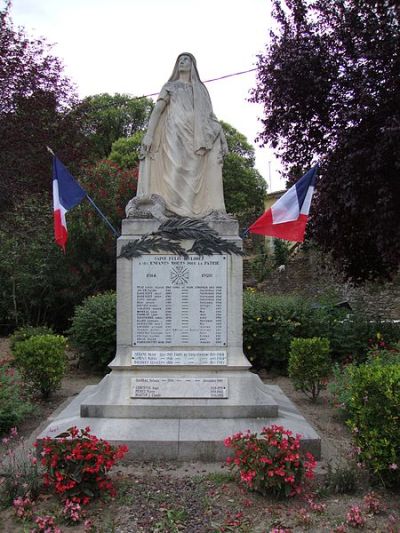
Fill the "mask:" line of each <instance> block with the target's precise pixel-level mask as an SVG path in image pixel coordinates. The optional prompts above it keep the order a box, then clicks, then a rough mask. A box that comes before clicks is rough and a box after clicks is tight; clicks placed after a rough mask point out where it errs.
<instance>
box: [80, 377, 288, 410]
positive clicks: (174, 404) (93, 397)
mask: <svg viewBox="0 0 400 533" xmlns="http://www.w3.org/2000/svg"><path fill="white" fill-rule="evenodd" d="M133 376H134V377H133ZM132 381H133V382H134V383H132ZM143 382H144V383H145V384H146V387H147V388H151V384H154V383H155V386H153V388H154V389H155V390H153V391H150V393H152V396H151V397H150V396H149V395H148V394H149V393H147V390H146V388H145V387H143V386H142V390H143V389H145V390H144V391H143V392H142V393H140V392H139V393H138V392H137V391H132V387H133V385H136V383H143ZM216 382H218V385H219V387H220V388H219V389H217V390H215V389H216V386H215V383H216ZM149 383H150V385H149ZM160 385H162V386H163V387H162V390H161V391H160ZM168 385H170V387H169V390H168ZM210 385H211V387H212V388H213V389H214V390H211V393H210V392H209V391H210ZM221 389H225V390H221ZM155 393H158V394H159V395H162V396H156V395H154V394H155ZM199 393H200V394H203V397H199ZM217 394H218V395H217ZM168 396H169V397H168ZM207 396H208V397H207ZM80 414H81V416H82V417H94V418H98V417H99V418H149V419H153V418H157V419H158V418H168V419H186V418H195V419H200V418H207V419H208V418H212V419H214V418H215V419H216V418H260V417H261V418H269V417H277V416H278V405H277V403H276V401H275V400H274V399H273V397H272V396H271V394H269V393H268V391H267V390H266V387H265V385H263V383H262V381H261V380H260V378H259V377H258V376H257V375H255V374H253V373H251V372H249V371H245V370H242V371H232V370H230V369H229V370H224V371H223V372H221V371H214V372H211V371H204V370H201V371H196V370H190V371H188V370H186V371H181V372H177V371H176V369H174V370H170V369H168V370H165V369H163V370H162V374H161V372H160V371H159V372H157V371H156V370H151V371H150V370H147V371H146V370H140V371H139V370H137V371H136V372H135V373H132V371H129V370H113V371H112V372H111V374H108V375H107V376H106V377H105V378H103V380H102V381H101V382H100V383H99V385H97V387H96V389H95V390H94V391H93V392H92V393H91V394H88V395H87V396H86V397H85V400H84V401H83V402H82V404H81V409H80Z"/></svg>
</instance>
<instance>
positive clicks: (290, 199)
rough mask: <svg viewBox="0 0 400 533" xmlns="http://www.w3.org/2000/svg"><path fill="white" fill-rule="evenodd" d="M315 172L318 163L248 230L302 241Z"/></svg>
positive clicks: (312, 192) (288, 239)
mask: <svg viewBox="0 0 400 533" xmlns="http://www.w3.org/2000/svg"><path fill="white" fill-rule="evenodd" d="M317 172H318V165H316V166H315V167H313V168H311V169H310V170H309V171H308V172H307V173H306V174H304V176H303V177H302V178H300V179H299V181H297V182H296V183H295V184H294V185H293V187H291V188H290V189H289V190H288V191H286V192H285V194H284V195H283V196H281V198H279V200H278V201H277V202H275V203H274V205H273V206H272V207H271V208H270V209H268V211H266V212H265V213H264V214H263V215H261V216H260V218H258V219H257V220H256V221H255V222H254V223H253V224H252V225H251V226H250V227H249V231H250V232H251V233H259V234H260V235H268V236H271V237H277V238H279V239H286V240H287V241H295V242H303V241H304V233H305V231H306V225H307V221H308V214H309V212H310V205H311V198H312V196H313V194H314V186H315V179H316V176H317Z"/></svg>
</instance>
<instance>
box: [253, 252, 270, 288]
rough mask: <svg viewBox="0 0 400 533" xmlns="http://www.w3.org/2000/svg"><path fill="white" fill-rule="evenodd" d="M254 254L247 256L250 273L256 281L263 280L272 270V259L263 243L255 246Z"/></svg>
mask: <svg viewBox="0 0 400 533" xmlns="http://www.w3.org/2000/svg"><path fill="white" fill-rule="evenodd" d="M254 252H255V255H254V256H253V257H250V258H248V261H249V266H250V269H251V273H252V275H253V276H254V278H255V280H256V282H257V283H260V282H262V281H264V280H265V278H266V277H267V275H268V274H269V273H270V272H271V270H272V259H271V257H270V255H269V252H268V248H267V246H266V245H265V243H263V244H261V245H259V246H255V250H254Z"/></svg>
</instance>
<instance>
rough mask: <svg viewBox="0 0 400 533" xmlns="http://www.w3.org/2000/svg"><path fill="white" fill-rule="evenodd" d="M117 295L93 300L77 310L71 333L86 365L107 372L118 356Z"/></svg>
mask: <svg viewBox="0 0 400 533" xmlns="http://www.w3.org/2000/svg"><path fill="white" fill-rule="evenodd" d="M116 304H117V298H116V294H115V292H111V291H110V292H105V293H103V294H97V295H96V296H90V297H89V298H86V300H84V301H83V303H82V305H79V306H77V307H76V308H75V313H74V316H73V318H72V326H71V328H70V329H69V331H68V333H69V334H70V335H71V341H72V342H73V344H74V345H75V346H76V347H77V348H78V349H79V350H80V352H81V360H83V362H84V363H86V364H88V365H90V366H94V367H97V368H102V369H105V368H106V367H107V365H108V363H109V362H110V361H111V360H112V359H113V357H114V355H115V344H116V319H115V315H116Z"/></svg>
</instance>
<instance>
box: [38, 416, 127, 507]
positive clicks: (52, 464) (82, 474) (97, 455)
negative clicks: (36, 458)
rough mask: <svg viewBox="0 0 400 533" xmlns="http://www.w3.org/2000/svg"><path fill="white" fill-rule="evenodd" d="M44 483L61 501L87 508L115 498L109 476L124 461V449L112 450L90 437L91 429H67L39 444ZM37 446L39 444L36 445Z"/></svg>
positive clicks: (102, 442)
mask: <svg viewBox="0 0 400 533" xmlns="http://www.w3.org/2000/svg"><path fill="white" fill-rule="evenodd" d="M41 444H42V457H43V459H42V464H43V466H44V467H45V474H44V476H43V477H44V480H45V484H46V486H48V487H51V488H52V489H53V490H54V492H55V493H56V494H58V495H59V496H60V497H61V498H62V499H64V500H65V499H68V500H71V499H72V500H73V501H74V502H76V503H80V504H82V505H86V504H87V503H89V502H90V501H91V500H92V499H94V498H97V497H99V496H101V495H102V494H110V496H115V495H116V490H115V487H114V485H113V482H112V481H111V479H110V478H109V475H108V472H109V471H110V470H111V468H112V467H113V466H114V464H115V463H116V462H117V461H118V460H120V459H122V458H123V456H124V455H125V454H126V452H127V451H128V447H127V446H122V445H121V446H118V447H115V446H112V445H110V444H109V443H108V442H107V441H105V440H103V439H99V438H97V437H96V436H95V435H92V434H91V433H90V427H86V428H85V429H82V428H81V429H78V428H77V427H76V426H74V427H71V428H69V429H67V430H66V431H65V432H64V433H63V434H62V435H61V436H59V437H58V438H56V439H54V438H51V437H45V438H44V439H43V440H42V443H41ZM36 445H38V443H36Z"/></svg>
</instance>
